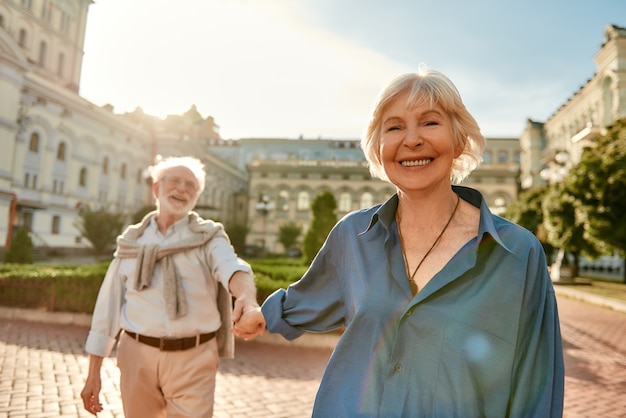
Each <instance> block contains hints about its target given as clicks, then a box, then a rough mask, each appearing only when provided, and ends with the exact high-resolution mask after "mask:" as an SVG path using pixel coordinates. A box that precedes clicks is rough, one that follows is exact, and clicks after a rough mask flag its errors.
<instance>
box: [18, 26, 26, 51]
mask: <svg viewBox="0 0 626 418" xmlns="http://www.w3.org/2000/svg"><path fill="white" fill-rule="evenodd" d="M27 41H28V35H27V34H26V30H24V29H20V37H19V41H18V42H19V44H20V46H21V47H22V48H26V42H27Z"/></svg>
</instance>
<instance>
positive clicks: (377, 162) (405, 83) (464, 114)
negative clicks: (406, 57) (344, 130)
mask: <svg viewBox="0 0 626 418" xmlns="http://www.w3.org/2000/svg"><path fill="white" fill-rule="evenodd" d="M405 92H408V93H409V98H408V101H407V106H408V107H410V108H414V107H418V106H421V105H424V104H428V105H429V106H430V107H433V106H435V105H439V106H440V107H441V108H442V109H443V110H444V112H446V113H447V114H448V116H449V117H450V120H451V122H452V132H453V135H454V140H455V145H459V144H460V145H462V146H463V151H462V153H461V155H459V156H458V157H457V158H455V159H454V162H453V164H452V171H451V173H450V179H451V181H452V182H453V183H460V182H461V181H463V179H465V178H466V177H467V176H468V175H469V174H470V173H471V172H472V170H474V169H475V168H476V167H477V166H478V164H480V163H481V161H482V154H483V150H484V148H485V137H484V136H483V135H482V134H481V133H480V127H479V126H478V123H476V120H475V119H474V117H473V116H472V115H471V114H470V113H469V111H468V110H467V109H466V108H465V105H464V104H463V100H462V99H461V95H460V94H459V91H458V90H457V88H456V87H455V86H454V84H453V83H452V81H450V79H449V78H448V77H446V76H445V75H443V74H442V73H440V72H438V71H435V70H428V69H426V68H425V67H422V66H420V70H419V72H418V73H410V74H403V75H401V76H399V77H396V78H395V79H394V80H392V81H391V83H389V85H388V86H387V87H385V88H384V89H383V90H382V92H381V93H380V94H379V96H378V98H377V100H376V101H375V102H374V108H373V111H372V115H371V118H370V122H369V125H368V127H367V130H366V131H365V133H364V135H363V136H362V138H361V149H362V150H363V152H364V154H365V158H366V159H367V162H368V164H369V169H370V173H371V174H372V176H373V177H377V178H380V179H381V180H385V181H389V179H388V178H387V174H386V173H385V170H384V168H383V165H382V161H381V159H380V142H381V136H382V115H383V113H384V111H385V110H386V108H387V107H388V106H389V105H390V103H391V102H393V101H394V100H395V99H396V98H398V97H399V96H400V95H401V94H403V93H405Z"/></svg>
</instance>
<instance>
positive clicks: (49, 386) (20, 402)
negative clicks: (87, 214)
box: [0, 292, 626, 418]
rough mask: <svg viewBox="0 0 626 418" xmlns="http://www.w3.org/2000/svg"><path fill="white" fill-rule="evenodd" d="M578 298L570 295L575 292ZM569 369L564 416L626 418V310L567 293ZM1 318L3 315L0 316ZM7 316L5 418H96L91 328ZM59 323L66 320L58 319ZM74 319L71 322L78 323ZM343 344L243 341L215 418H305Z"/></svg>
mask: <svg viewBox="0 0 626 418" xmlns="http://www.w3.org/2000/svg"><path fill="white" fill-rule="evenodd" d="M570 296H571V295H570ZM559 311H560V315H561V328H562V334H563V340H564V349H565V362H566V382H565V384H566V393H565V415H564V416H565V417H566V418H579V417H594V418H595V417H610V418H617V417H626V397H624V395H623V394H624V393H626V313H624V312H619V311H616V310H613V309H610V308H607V307H601V306H596V305H593V304H590V303H588V302H583V301H580V300H576V299H572V298H571V297H566V296H565V295H564V293H563V292H559ZM0 314H2V312H0ZM38 315H39V316H37V314H36V313H31V319H33V318H35V319H37V318H39V319H40V321H24V320H19V319H7V315H6V312H4V315H0V316H4V319H0V418H5V417H6V418H9V417H11V418H15V417H28V418H39V417H72V418H75V417H89V416H91V415H89V414H87V413H86V412H84V411H83V410H82V406H81V405H82V402H81V400H80V397H79V393H80V391H81V389H82V386H83V383H84V379H85V376H86V375H87V365H88V360H87V357H86V356H85V354H84V352H83V343H84V340H85V337H86V335H87V328H86V326H85V325H81V324H79V325H76V324H74V325H72V324H59V322H67V321H68V319H67V317H63V316H54V315H53V316H50V315H49V314H48V320H49V321H50V322H49V323H46V322H42V320H43V319H45V318H43V317H42V316H41V315H42V314H38ZM59 318H61V319H59ZM80 321H81V318H80V317H79V318H78V319H77V318H74V319H73V322H80ZM334 341H335V338H334V337H333V336H332V335H331V336H315V337H311V338H309V339H308V340H307V339H305V340H303V341H300V342H299V343H295V344H294V343H286V342H283V340H282V339H280V338H279V337H276V336H266V337H263V338H262V339H260V340H255V341H252V342H243V341H239V342H238V344H237V358H236V359H234V360H226V361H222V363H221V365H220V371H219V374H218V378H217V379H218V380H217V389H216V405H215V417H216V418H226V417H238V418H239V417H242V418H246V417H264V418H271V417H276V418H279V417H285V418H286V417H289V418H292V417H307V416H310V413H311V408H312V405H313V400H314V397H315V393H316V391H317V387H318V385H319V380H320V378H321V376H322V373H323V370H324V367H325V364H326V361H327V360H328V357H329V355H330V352H331V348H330V347H331V346H332V344H333V343H334ZM102 382H103V388H102V401H103V403H104V405H105V411H104V412H102V413H100V414H98V417H105V418H107V417H109V418H110V417H123V413H122V407H121V401H120V397H119V386H118V382H119V371H118V369H117V367H116V365H115V359H114V358H107V359H105V362H104V365H103V379H102Z"/></svg>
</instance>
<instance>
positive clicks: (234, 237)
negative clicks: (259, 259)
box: [224, 224, 250, 255]
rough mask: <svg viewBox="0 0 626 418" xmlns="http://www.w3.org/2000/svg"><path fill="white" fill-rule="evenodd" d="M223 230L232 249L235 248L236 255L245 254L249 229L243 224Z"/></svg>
mask: <svg viewBox="0 0 626 418" xmlns="http://www.w3.org/2000/svg"><path fill="white" fill-rule="evenodd" d="M224 229H225V230H226V233H227V234H228V238H230V243H231V244H232V245H233V248H235V251H236V252H237V254H242V255H243V254H245V251H246V236H247V235H248V232H249V231H250V228H248V227H247V226H246V225H243V224H233V225H231V226H229V227H227V228H224Z"/></svg>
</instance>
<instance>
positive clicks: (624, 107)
mask: <svg viewBox="0 0 626 418" xmlns="http://www.w3.org/2000/svg"><path fill="white" fill-rule="evenodd" d="M594 61H595V63H596V66H597V71H596V73H595V74H594V75H593V77H592V78H591V79H589V80H588V81H587V82H586V83H585V84H584V85H583V86H581V87H580V89H579V90H578V91H577V92H576V93H574V95H573V96H572V97H570V98H569V99H568V100H567V102H565V103H564V104H563V105H562V106H561V107H560V108H559V109H558V110H557V111H556V112H555V113H554V114H553V115H552V116H550V118H549V119H548V120H547V121H546V122H537V121H532V120H528V121H527V123H526V129H525V130H524V133H523V134H522V136H521V138H520V147H521V161H520V162H521V166H520V170H521V173H520V178H521V186H522V188H524V189H526V188H530V187H532V186H534V185H541V184H545V182H555V181H556V182H558V181H560V180H562V179H563V177H564V175H565V174H566V173H567V170H568V169H569V167H571V166H572V165H574V164H576V163H578V162H579V161H580V157H581V154H582V150H583V148H584V147H586V146H589V145H590V144H592V143H593V140H594V138H596V137H597V136H598V135H601V134H602V133H603V132H604V129H605V128H606V127H607V126H609V125H611V124H612V123H613V122H614V121H615V120H617V119H621V118H624V117H626V29H625V28H621V27H618V26H615V25H608V26H607V27H606V28H605V30H604V43H603V44H602V46H601V47H600V50H599V51H598V53H597V54H596V55H595V57H594Z"/></svg>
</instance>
